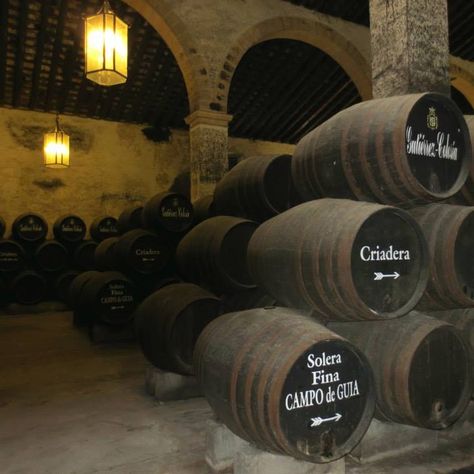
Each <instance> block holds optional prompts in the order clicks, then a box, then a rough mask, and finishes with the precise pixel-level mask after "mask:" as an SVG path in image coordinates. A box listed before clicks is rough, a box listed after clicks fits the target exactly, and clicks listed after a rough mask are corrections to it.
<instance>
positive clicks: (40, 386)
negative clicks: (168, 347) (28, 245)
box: [0, 312, 211, 474]
mask: <svg viewBox="0 0 474 474" xmlns="http://www.w3.org/2000/svg"><path fill="white" fill-rule="evenodd" d="M144 367H145V360H144V359H143V357H142V355H141V353H140V350H139V349H138V347H136V345H134V344H132V343H115V344H102V345H92V344H91V343H90V342H89V340H88V338H87V336H86V335H85V334H83V333H81V332H79V331H77V330H75V329H73V328H72V327H71V315H70V313H64V312H63V313H53V314H35V315H16V316H4V315H2V316H0V473H1V474H20V473H25V474H26V473H28V474H30V473H34V474H43V473H44V474H46V473H48V474H49V473H52V474H69V473H71V474H72V473H75V474H82V473H84V474H85V473H101V472H114V473H140V474H141V473H144V474H145V473H155V474H156V473H158V474H168V473H169V474H195V473H196V474H202V473H204V472H206V469H205V465H204V461H203V452H204V427H205V424H206V423H205V422H206V420H207V419H208V418H209V417H210V414H211V411H210V408H209V406H208V405H207V403H206V402H205V401H204V400H203V399H194V400H189V401H181V402H172V403H167V404H166V405H164V404H159V403H158V402H156V401H155V400H153V399H152V398H151V397H150V396H149V395H147V394H145V390H144Z"/></svg>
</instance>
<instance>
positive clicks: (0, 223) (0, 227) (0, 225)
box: [0, 217, 7, 238]
mask: <svg viewBox="0 0 474 474" xmlns="http://www.w3.org/2000/svg"><path fill="white" fill-rule="evenodd" d="M6 229H7V225H6V223H5V220H4V219H2V218H1V217H0V238H2V237H3V236H4V235H5V231H6Z"/></svg>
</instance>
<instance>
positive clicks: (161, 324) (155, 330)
mask: <svg viewBox="0 0 474 474" xmlns="http://www.w3.org/2000/svg"><path fill="white" fill-rule="evenodd" d="M220 314H221V305H220V300H219V298H217V297H216V296H214V295H213V294H212V293H209V292H208V291H206V290H204V289H202V288H200V287H199V286H196V285H193V284H190V283H177V284H171V285H167V286H165V287H163V288H161V289H159V290H158V291H156V292H155V293H153V294H152V295H150V296H148V298H146V299H145V300H144V301H143V302H142V303H141V304H140V306H139V307H138V308H137V310H136V312H135V315H134V318H135V329H136V333H137V335H138V340H139V342H140V346H141V348H142V351H143V353H144V355H145V357H146V358H147V359H148V360H149V361H150V362H151V363H152V364H153V365H154V366H156V367H158V368H160V369H163V370H168V371H171V372H177V373H180V374H184V375H189V374H193V373H194V371H193V366H192V362H193V350H194V346H195V344H196V340H197V338H198V336H199V334H200V333H201V331H202V330H203V329H204V327H205V326H206V325H207V324H208V323H209V322H210V321H212V320H213V319H215V318H216V317H217V316H219V315H220Z"/></svg>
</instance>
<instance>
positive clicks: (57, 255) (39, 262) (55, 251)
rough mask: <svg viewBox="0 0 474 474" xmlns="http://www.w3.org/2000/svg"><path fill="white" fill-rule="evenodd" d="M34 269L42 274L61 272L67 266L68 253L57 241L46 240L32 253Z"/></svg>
mask: <svg viewBox="0 0 474 474" xmlns="http://www.w3.org/2000/svg"><path fill="white" fill-rule="evenodd" d="M34 261H35V267H36V268H37V269H38V270H39V271H42V272H48V273H52V272H61V271H63V270H65V269H66V268H67V267H68V266H69V253H68V251H67V249H66V247H65V246H64V245H63V244H61V243H60V242H58V241H57V240H46V241H45V242H43V243H42V244H40V245H39V246H38V247H37V248H36V250H35V253H34Z"/></svg>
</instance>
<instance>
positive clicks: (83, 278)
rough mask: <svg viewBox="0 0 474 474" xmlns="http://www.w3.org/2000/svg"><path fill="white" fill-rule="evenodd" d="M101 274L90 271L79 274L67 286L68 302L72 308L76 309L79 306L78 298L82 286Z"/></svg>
mask: <svg viewBox="0 0 474 474" xmlns="http://www.w3.org/2000/svg"><path fill="white" fill-rule="evenodd" d="M100 273H101V272H98V271H95V270H90V271H87V272H83V273H80V274H79V275H78V276H77V277H76V278H74V280H73V281H72V282H71V284H70V285H69V291H68V302H69V305H70V306H71V307H72V308H76V307H77V306H78V305H79V297H80V295H81V291H82V289H83V288H84V285H85V284H86V283H87V282H88V281H89V280H90V279H91V278H93V277H94V276H97V275H100Z"/></svg>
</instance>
